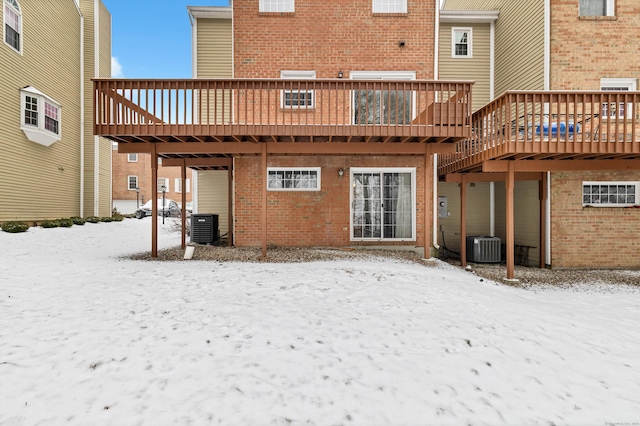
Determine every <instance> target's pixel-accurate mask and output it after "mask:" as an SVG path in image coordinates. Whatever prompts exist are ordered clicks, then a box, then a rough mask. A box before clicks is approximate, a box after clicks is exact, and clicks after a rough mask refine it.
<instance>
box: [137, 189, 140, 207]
mask: <svg viewBox="0 0 640 426" xmlns="http://www.w3.org/2000/svg"><path fill="white" fill-rule="evenodd" d="M139 208H140V188H138V187H137V186H136V209H139Z"/></svg>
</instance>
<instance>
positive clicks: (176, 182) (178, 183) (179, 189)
mask: <svg viewBox="0 0 640 426" xmlns="http://www.w3.org/2000/svg"><path fill="white" fill-rule="evenodd" d="M185 186H186V187H187V192H191V179H187V180H186V181H185ZM173 187H174V188H175V189H176V190H175V192H177V193H178V194H181V193H182V178H175V180H174V182H173Z"/></svg>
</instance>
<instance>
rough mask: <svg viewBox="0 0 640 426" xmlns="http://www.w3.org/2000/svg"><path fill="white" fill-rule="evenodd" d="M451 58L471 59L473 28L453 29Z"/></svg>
mask: <svg viewBox="0 0 640 426" xmlns="http://www.w3.org/2000/svg"><path fill="white" fill-rule="evenodd" d="M451 57H452V58H471V57H472V55H471V28H452V29H451Z"/></svg>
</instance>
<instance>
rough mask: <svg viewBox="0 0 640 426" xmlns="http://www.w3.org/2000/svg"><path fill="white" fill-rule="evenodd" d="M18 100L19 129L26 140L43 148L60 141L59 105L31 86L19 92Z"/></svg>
mask: <svg viewBox="0 0 640 426" xmlns="http://www.w3.org/2000/svg"><path fill="white" fill-rule="evenodd" d="M20 99H21V105H22V108H21V111H22V114H21V121H20V128H21V129H22V131H23V132H24V134H25V135H27V138H29V140H30V141H33V142H36V143H39V144H40V145H44V146H49V145H51V144H52V143H54V142H56V141H58V140H60V116H61V107H60V104H59V103H57V102H56V101H54V100H53V99H51V98H50V97H48V96H47V95H45V94H44V93H42V92H41V91H39V90H37V89H35V88H34V87H31V86H27V87H25V88H24V89H21V90H20Z"/></svg>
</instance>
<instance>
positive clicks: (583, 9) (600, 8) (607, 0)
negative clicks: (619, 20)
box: [580, 0, 615, 16]
mask: <svg viewBox="0 0 640 426" xmlns="http://www.w3.org/2000/svg"><path fill="white" fill-rule="evenodd" d="M614 15H615V2H614V0H580V16H614Z"/></svg>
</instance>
